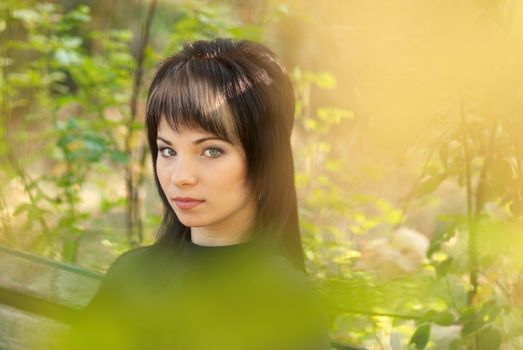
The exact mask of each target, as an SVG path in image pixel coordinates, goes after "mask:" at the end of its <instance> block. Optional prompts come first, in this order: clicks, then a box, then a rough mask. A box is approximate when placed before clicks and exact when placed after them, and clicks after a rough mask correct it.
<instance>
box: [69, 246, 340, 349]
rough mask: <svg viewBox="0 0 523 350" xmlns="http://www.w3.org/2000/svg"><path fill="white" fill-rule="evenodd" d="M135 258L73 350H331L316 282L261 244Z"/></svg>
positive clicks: (105, 288) (113, 272) (154, 251)
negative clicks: (313, 284) (311, 281)
mask: <svg viewBox="0 0 523 350" xmlns="http://www.w3.org/2000/svg"><path fill="white" fill-rule="evenodd" d="M171 248H172V247H167V246H166V245H161V244H156V245H151V246H147V247H142V248H137V249H134V250H131V251H129V252H127V253H125V254H123V255H122V256H120V257H119V258H118V259H117V260H116V261H115V262H114V263H113V264H112V266H111V268H110V269H109V271H108V273H107V275H106V277H105V279H104V281H103V283H102V285H101V287H100V289H99V291H98V293H97V294H96V296H95V297H94V298H93V300H92V301H91V302H90V303H89V305H88V306H87V307H86V309H85V311H84V314H83V317H82V319H81V320H80V322H78V323H77V324H76V326H75V327H74V329H73V331H72V332H71V333H70V336H69V338H68V339H67V340H66V342H65V344H67V345H65V347H64V348H68V349H72V348H74V349H97V350H102V349H111V350H120V349H121V350H123V349H126V350H127V349H129V350H130V349H133V350H134V349H181V350H191V349H195V350H196V349H198V350H201V349H218V350H220V349H223V350H236V349H237V350H250V349H252V350H256V349H264V350H270V349H286V350H287V349H289V350H290V349H300V350H307V349H329V348H330V346H329V341H328V336H327V318H326V314H325V313H324V311H323V310H325V307H324V305H323V303H322V301H321V299H320V297H319V295H318V294H317V293H316V291H315V289H314V288H313V286H312V284H311V283H310V281H309V280H308V278H307V276H306V275H305V274H304V273H303V272H300V271H297V270H295V269H293V268H292V267H291V265H290V263H288V262H287V260H286V259H285V258H283V257H282V256H281V255H278V254H274V253H271V252H270V250H269V249H266V247H265V246H264V245H263V244H261V243H260V242H257V241H251V242H247V243H241V244H236V245H229V246H218V247H210V246H199V245H196V244H194V243H192V242H191V241H187V242H184V245H183V247H182V249H181V251H180V253H179V254H176V253H175V250H174V249H171Z"/></svg>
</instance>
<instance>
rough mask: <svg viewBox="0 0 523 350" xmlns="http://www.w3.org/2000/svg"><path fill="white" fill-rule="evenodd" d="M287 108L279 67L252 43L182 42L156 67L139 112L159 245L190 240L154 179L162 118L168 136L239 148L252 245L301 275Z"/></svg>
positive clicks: (290, 105)
mask: <svg viewBox="0 0 523 350" xmlns="http://www.w3.org/2000/svg"><path fill="white" fill-rule="evenodd" d="M294 104H295V100H294V90H293V87H292V83H291V81H290V78H289V75H288V73H287V72H286V70H285V68H284V67H283V66H282V64H281V63H280V62H279V60H278V59H277V58H276V56H275V54H274V53H273V52H272V51H270V50H269V49H268V48H266V47H265V46H263V45H261V44H259V43H256V42H252V41H248V40H241V41H233V40H231V39H222V38H219V39H215V40H212V41H205V40H202V41H195V42H189V43H186V44H185V45H184V47H183V49H182V50H181V51H180V52H179V53H177V54H175V55H173V56H170V57H168V58H167V59H165V60H164V61H162V62H161V63H160V65H159V67H158V69H157V71H156V74H155V76H154V78H153V81H152V83H151V86H150V88H149V95H148V99H147V112H146V119H147V120H146V124H147V133H148V140H149V146H150V149H151V157H152V163H153V168H154V177H155V181H156V185H157V187H158V192H159V194H160V197H161V198H162V201H163V203H164V211H165V213H164V217H163V222H162V225H161V227H160V230H159V236H160V239H159V242H162V241H168V242H171V243H173V244H175V245H176V246H177V247H181V245H183V242H184V241H187V240H188V239H190V236H189V232H190V229H189V228H188V227H186V226H184V225H183V224H182V223H181V222H180V220H179V219H178V217H177V216H176V214H175V212H174V210H173V209H172V208H171V206H170V204H169V201H168V200H167V198H166V196H165V193H164V192H163V191H162V189H161V186H160V183H159V180H158V174H157V171H156V157H157V155H158V147H157V145H156V137H157V132H158V126H159V124H160V120H162V119H163V120H164V121H166V122H167V123H168V125H170V126H171V127H172V128H173V129H174V130H180V128H182V127H191V128H192V127H194V128H198V129H202V130H204V131H207V132H210V133H213V134H215V135H217V136H218V137H221V138H223V139H224V140H227V141H229V142H231V143H234V144H238V145H241V146H242V147H243V149H244V151H245V154H246V158H247V181H248V185H249V186H250V189H251V190H252V192H251V194H252V195H253V196H255V198H256V200H257V201H258V210H257V213H256V218H255V229H254V231H253V232H254V234H255V238H261V239H263V240H265V241H267V242H269V243H270V244H271V245H272V247H274V248H276V249H278V250H279V251H280V253H281V254H282V255H283V256H284V257H286V258H287V259H288V260H289V261H290V262H291V263H292V264H293V266H294V267H296V268H298V269H300V270H302V271H305V268H304V259H303V251H302V246H301V241H300V232H299V225H298V213H297V202H296V189H295V185H294V166H293V158H292V150H291V143H290V137H291V132H292V127H293V122H294ZM260 235H262V236H263V237H260Z"/></svg>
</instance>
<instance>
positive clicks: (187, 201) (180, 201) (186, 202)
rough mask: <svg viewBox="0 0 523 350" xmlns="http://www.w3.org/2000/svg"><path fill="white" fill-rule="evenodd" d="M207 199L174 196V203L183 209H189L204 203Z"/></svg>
mask: <svg viewBox="0 0 523 350" xmlns="http://www.w3.org/2000/svg"><path fill="white" fill-rule="evenodd" d="M203 202H205V201H202V200H199V199H194V198H182V197H176V198H174V203H175V204H176V206H177V207H178V208H180V209H182V210H189V209H192V208H195V207H197V206H199V205H200V204H202V203H203Z"/></svg>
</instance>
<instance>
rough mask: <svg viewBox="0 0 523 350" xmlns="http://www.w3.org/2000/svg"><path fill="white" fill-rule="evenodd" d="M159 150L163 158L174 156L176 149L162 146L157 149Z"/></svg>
mask: <svg viewBox="0 0 523 350" xmlns="http://www.w3.org/2000/svg"><path fill="white" fill-rule="evenodd" d="M159 151H160V154H161V155H162V157H164V158H167V157H174V156H175V155H176V151H175V150H173V149H172V148H169V147H162V148H160V149H159Z"/></svg>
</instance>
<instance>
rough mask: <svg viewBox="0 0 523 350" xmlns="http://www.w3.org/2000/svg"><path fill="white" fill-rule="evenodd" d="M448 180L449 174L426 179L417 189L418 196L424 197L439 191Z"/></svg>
mask: <svg viewBox="0 0 523 350" xmlns="http://www.w3.org/2000/svg"><path fill="white" fill-rule="evenodd" d="M446 178H447V174H445V173H443V174H439V175H435V176H431V177H429V178H428V179H425V180H424V181H423V182H422V183H421V184H420V185H419V186H418V188H417V190H416V194H417V195H418V196H424V195H427V194H429V193H432V192H434V191H435V190H437V189H438V187H439V185H441V183H442V182H443V180H445V179H446Z"/></svg>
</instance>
